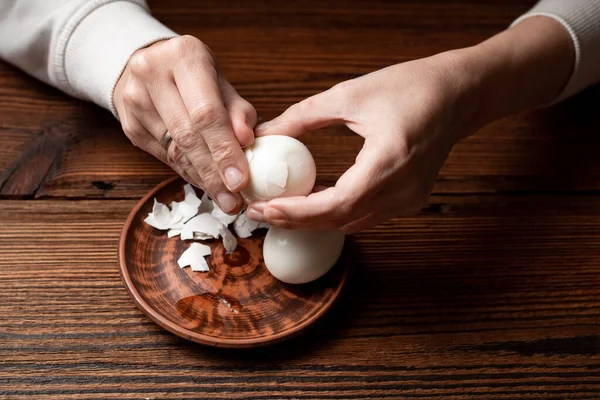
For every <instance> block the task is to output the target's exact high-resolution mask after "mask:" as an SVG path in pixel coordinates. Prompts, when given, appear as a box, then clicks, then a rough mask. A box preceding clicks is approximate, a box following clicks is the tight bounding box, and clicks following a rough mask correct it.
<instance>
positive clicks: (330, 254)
mask: <svg viewBox="0 0 600 400" xmlns="http://www.w3.org/2000/svg"><path fill="white" fill-rule="evenodd" d="M344 238H345V235H344V234H343V233H342V232H340V231H336V230H286V229H282V228H277V227H274V226H273V227H271V229H269V231H268V232H267V236H266V237H265V241H264V244H263V258H264V260H265V266H266V267H267V269H268V270H269V272H270V273H271V274H272V275H273V276H274V277H275V278H277V279H279V280H280V281H282V282H285V283H294V284H299V283H307V282H310V281H314V280H315V279H318V278H320V277H321V276H323V275H325V273H327V271H329V270H330V269H331V267H333V266H334V265H335V263H336V261H337V260H338V258H339V257H340V254H341V253H342V248H343V247H344Z"/></svg>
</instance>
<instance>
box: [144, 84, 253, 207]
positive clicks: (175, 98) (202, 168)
mask: <svg viewBox="0 0 600 400" xmlns="http://www.w3.org/2000/svg"><path fill="white" fill-rule="evenodd" d="M149 93H150V96H151V98H152V101H153V102H154V105H155V106H156V110H157V111H158V113H159V115H160V118H161V119H162V121H163V122H164V123H165V125H166V128H167V129H168V130H169V132H170V133H171V136H172V137H173V143H171V145H170V146H169V147H168V149H167V157H168V158H167V159H168V162H169V164H171V165H180V166H181V165H182V164H183V165H185V163H186V160H187V161H189V163H190V166H189V167H187V166H186V168H189V169H193V170H195V171H196V173H197V174H198V175H199V176H200V181H201V182H202V186H203V189H204V190H206V191H207V192H208V194H209V195H210V196H211V197H212V198H213V199H215V200H216V201H217V204H219V207H220V208H221V209H222V210H223V211H225V212H226V213H235V212H237V211H238V210H239V209H240V208H241V204H242V198H241V196H240V195H239V194H232V193H230V191H229V190H228V189H227V187H226V186H225V184H224V183H223V181H222V179H221V178H220V177H219V179H215V176H219V174H218V172H216V170H215V168H214V166H213V162H212V158H211V154H210V151H209V150H208V147H207V146H206V143H205V142H204V140H203V138H202V136H200V135H199V134H196V133H194V131H193V130H192V129H191V122H190V120H189V117H188V115H187V110H186V108H185V106H184V104H183V101H182V99H181V97H180V96H179V92H178V91H177V88H176V87H175V86H174V85H163V86H162V88H160V89H159V88H158V87H150V89H149ZM191 138H193V139H191Z"/></svg>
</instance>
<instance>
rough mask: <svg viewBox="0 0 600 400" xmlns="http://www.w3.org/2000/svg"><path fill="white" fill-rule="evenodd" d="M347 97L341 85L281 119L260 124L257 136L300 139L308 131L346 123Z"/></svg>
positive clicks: (312, 99) (319, 95)
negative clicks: (343, 113)
mask: <svg viewBox="0 0 600 400" xmlns="http://www.w3.org/2000/svg"><path fill="white" fill-rule="evenodd" d="M345 97H346V95H345V94H343V93H342V89H341V88H340V85H336V86H334V87H332V88H331V89H329V90H326V91H324V92H322V93H319V94H317V95H314V96H312V97H309V98H307V99H305V100H302V101H301V102H299V103H296V104H294V105H293V106H291V107H290V108H288V109H287V110H285V111H284V112H283V114H281V115H280V116H279V117H277V118H275V119H273V120H271V121H268V122H265V123H263V124H260V125H259V126H258V127H257V128H256V129H255V134H256V136H257V137H258V136H267V135H282V134H283V135H288V136H292V137H298V136H300V135H302V134H303V133H304V132H306V131H310V130H316V129H321V128H324V127H326V126H330V125H335V124H340V123H344V122H345V120H344V118H343V116H342V104H343V102H344V100H345Z"/></svg>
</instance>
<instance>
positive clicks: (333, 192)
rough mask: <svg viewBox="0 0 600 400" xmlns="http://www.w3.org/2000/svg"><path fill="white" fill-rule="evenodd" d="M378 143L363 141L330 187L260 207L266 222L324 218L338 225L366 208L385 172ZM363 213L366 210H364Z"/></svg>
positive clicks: (315, 221) (305, 221)
mask: <svg viewBox="0 0 600 400" xmlns="http://www.w3.org/2000/svg"><path fill="white" fill-rule="evenodd" d="M380 147H381V146H377V145H373V144H372V143H371V142H370V141H368V140H367V141H365V145H364V147H363V149H362V150H361V152H360V154H359V157H357V160H358V161H357V163H356V164H354V165H353V166H352V167H350V169H348V170H347V171H346V172H345V173H344V174H343V175H342V176H341V177H340V179H339V180H338V181H337V183H336V185H335V186H334V187H332V188H328V189H325V190H323V191H320V192H316V193H311V194H310V195H308V196H307V197H288V198H280V199H274V200H271V201H270V202H269V203H267V205H266V206H265V209H264V216H265V219H266V220H267V221H269V222H270V223H273V224H276V221H280V222H288V223H295V224H296V223H300V224H310V225H315V226H317V225H319V224H323V223H324V221H327V223H333V224H334V225H335V226H337V227H341V226H343V225H345V224H347V223H349V222H350V221H351V218H352V219H356V218H358V217H360V216H357V215H356V212H357V211H358V210H365V209H368V204H369V200H370V199H371V198H372V197H373V196H375V195H376V194H377V191H378V188H380V187H383V186H384V184H385V181H386V180H387V178H388V175H389V173H390V172H389V168H386V163H387V162H386V161H387V158H388V157H387V155H386V154H385V151H383V150H381V148H380ZM365 213H366V212H365Z"/></svg>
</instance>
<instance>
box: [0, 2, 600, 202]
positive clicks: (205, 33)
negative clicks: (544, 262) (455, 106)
mask: <svg viewBox="0 0 600 400" xmlns="http://www.w3.org/2000/svg"><path fill="white" fill-rule="evenodd" d="M533 3H534V1H525V0H523V1H521V0H519V1H517V0H514V1H506V2H505V1H503V2H500V3H498V2H493V1H482V2H472V1H458V0H457V1H452V2H441V1H429V2H423V1H405V2H392V3H390V2H387V1H374V2H369V3H368V7H365V5H364V4H365V3H363V2H347V1H334V2H325V3H319V2H309V1H301V2H280V1H268V2H265V3H261V5H260V6H257V5H256V4H255V3H252V2H238V1H225V2H193V3H190V2H172V1H166V0H160V1H153V2H151V6H152V8H153V10H154V12H155V14H156V16H157V17H158V18H159V19H161V20H163V21H164V22H165V23H166V24H167V25H169V26H171V27H172V28H173V29H175V30H178V31H180V32H182V33H190V34H193V35H197V36H198V37H201V38H203V39H204V40H205V41H206V43H208V44H209V45H210V46H211V47H212V49H213V50H214V52H215V54H216V56H217V58H218V60H219V63H220V65H221V66H222V68H223V70H224V71H225V73H226V75H227V76H228V77H229V79H230V80H231V81H232V83H233V84H234V86H236V88H237V89H238V90H239V92H240V93H241V94H242V95H243V96H245V97H246V98H247V99H248V100H249V101H251V102H252V103H253V104H254V105H255V106H256V108H257V109H258V111H259V113H260V115H261V116H262V118H263V120H266V119H270V118H272V117H274V116H276V115H277V114H279V113H280V112H282V111H283V110H284V109H285V108H286V107H288V106H289V105H291V104H293V103H294V102H297V101H300V100H302V99H303V98H305V97H307V96H310V95H312V94H314V93H317V92H319V91H321V90H325V89H327V88H329V87H330V86H331V85H333V84H335V83H337V82H340V81H342V80H345V79H348V78H352V77H355V76H358V75H360V74H364V73H368V72H370V71H373V70H375V69H378V68H381V67H383V66H385V65H389V64H393V63H397V62H402V61H405V60H410V59H415V58H419V57H424V56H428V55H431V54H434V53H437V52H441V51H445V50H448V49H451V48H455V47H460V46H468V45H472V44H474V43H477V42H478V41H480V40H482V39H484V38H486V37H488V36H490V35H492V34H494V33H495V32H498V31H500V30H501V29H503V28H504V27H506V26H507V25H508V24H509V23H510V21H511V20H512V19H513V18H515V17H516V16H517V15H519V14H520V13H522V12H523V11H525V10H526V9H527V8H528V7H529V6H531V5H532V4H533ZM599 96H600V90H599V89H595V90H591V91H589V92H587V93H585V94H583V95H581V96H578V97H577V98H575V99H573V100H571V101H569V102H567V103H565V104H562V105H559V106H557V107H553V108H552V109H548V110H540V111H538V112H534V113H523V114H520V115H517V116H513V117H510V118H506V119H504V120H502V121H498V122H496V123H494V124H492V125H490V126H488V127H486V128H485V129H483V130H482V131H481V132H479V133H478V134H477V135H475V136H473V137H471V138H469V139H467V140H465V141H463V142H461V143H460V144H458V145H457V146H456V147H455V149H454V152H453V153H452V154H451V156H450V157H449V159H448V161H447V163H446V165H445V166H444V168H443V169H442V171H441V174H440V177H439V179H438V181H437V184H436V185H435V187H434V192H435V193H482V192H485V193H498V192H515V191H568V190H579V191H597V190H598V189H599V188H600V168H599V167H600V158H598V157H596V154H597V148H598V141H599V140H600V139H599V137H600V136H599V135H598V134H597V132H598V130H599V128H600V126H599V124H600V122H599V121H598V118H597V117H596V113H595V109H594V108H593V105H594V104H596V103H597V102H598V97H599ZM0 110H2V112H1V113H0V128H1V129H3V130H4V131H3V133H2V134H0V148H14V146H15V145H14V143H15V142H19V140H21V139H19V138H15V137H14V135H13V134H5V132H6V130H7V129H8V130H16V131H21V132H31V133H27V134H28V135H29V134H31V135H34V136H35V135H37V134H38V133H39V132H42V133H43V135H44V138H45V139H44V143H42V144H40V143H37V144H36V143H31V144H28V146H26V147H25V148H19V149H17V150H12V151H11V152H10V154H7V153H2V155H1V156H0V158H1V159H2V161H1V162H0V166H1V167H2V169H3V172H2V173H0V176H2V177H3V178H4V179H3V180H4V181H7V180H8V177H9V176H12V179H11V180H10V182H4V184H3V185H2V187H1V188H0V196H9V197H10V196H14V195H17V196H37V197H75V198H81V197H98V198H105V197H106V198H139V197H140V196H142V195H143V194H144V193H145V192H147V191H148V190H149V189H150V188H152V187H153V186H154V185H155V184H157V183H158V182H160V181H161V180H163V179H165V178H167V177H169V176H171V174H172V172H171V171H170V170H169V169H168V168H167V167H166V166H164V165H162V164H161V163H160V162H158V161H155V160H154V159H153V158H152V157H150V156H148V155H146V154H144V153H143V152H141V151H140V150H139V149H136V148H134V147H133V146H131V145H130V144H129V142H128V140H127V139H126V138H125V137H124V135H123V134H122V133H121V130H120V127H119V125H118V123H117V122H116V121H114V119H113V118H112V117H111V116H110V114H109V113H108V112H106V111H103V110H99V109H98V108H96V107H94V106H92V105H89V104H84V103H81V102H78V101H76V100H72V99H69V98H68V97H67V96H65V95H63V94H61V93H59V92H58V91H57V90H55V89H52V88H49V87H47V86H45V85H43V84H41V83H39V82H37V81H34V80H33V79H30V78H27V77H26V76H25V75H24V74H23V73H21V72H18V71H17V70H16V69H15V68H13V67H10V66H7V65H4V64H0ZM65 122H68V124H65ZM65 130H67V131H65ZM55 138H58V139H55ZM56 141H58V142H56ZM305 141H306V142H307V143H308V145H309V146H310V148H311V150H312V151H313V153H314V154H315V157H316V159H317V162H318V165H319V170H320V180H321V181H322V182H323V183H326V184H330V183H332V182H334V181H335V179H336V178H337V177H338V176H339V175H340V174H341V173H343V171H344V169H345V168H347V167H348V166H349V165H350V164H351V163H352V161H353V159H354V156H355V155H356V153H357V152H358V150H359V149H360V146H361V139H360V138H359V137H356V136H354V135H352V134H351V133H350V132H348V131H347V130H343V129H330V130H325V131H323V132H320V133H316V134H314V135H310V136H307V137H306V138H305ZM52 143H58V144H59V146H54V147H53V146H52V145H51V144H52ZM35 146H42V147H41V149H38V147H35ZM332 149H335V151H332ZM38 150H39V151H38ZM32 157H33V158H32ZM19 160H21V161H19ZM23 161H26V163H23ZM20 162H21V164H23V165H25V164H26V165H27V166H28V169H27V168H26V169H24V170H23V172H22V174H23V175H19V174H17V175H14V176H13V174H12V172H11V170H10V166H14V165H16V164H18V163H20Z"/></svg>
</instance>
